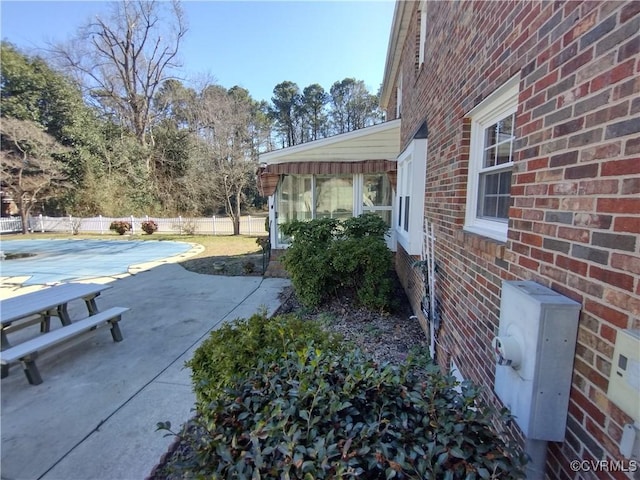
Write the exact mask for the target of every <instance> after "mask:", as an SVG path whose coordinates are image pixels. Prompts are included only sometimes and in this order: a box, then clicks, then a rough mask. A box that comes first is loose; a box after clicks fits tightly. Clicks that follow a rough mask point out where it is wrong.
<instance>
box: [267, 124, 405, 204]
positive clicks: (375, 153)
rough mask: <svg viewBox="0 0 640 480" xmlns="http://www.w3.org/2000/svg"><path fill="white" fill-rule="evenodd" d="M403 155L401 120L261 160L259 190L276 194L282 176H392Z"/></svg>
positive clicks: (303, 145) (273, 154) (280, 152)
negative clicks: (399, 158) (361, 174)
mask: <svg viewBox="0 0 640 480" xmlns="http://www.w3.org/2000/svg"><path fill="white" fill-rule="evenodd" d="M399 154H400V120H399V119H398V120H392V121H390V122H385V123H381V124H378V125H374V126H371V127H367V128H361V129H360V130H354V131H353V132H348V133H343V134H340V135H335V136H333V137H329V138H323V139H321V140H316V141H313V142H309V143H304V144H301V145H295V146H293V147H288V148H283V149H281V150H275V151H273V152H268V153H263V154H261V155H260V156H259V163H260V168H259V170H258V186H259V189H260V190H261V193H262V194H263V195H264V196H268V195H271V194H273V192H274V191H275V188H276V186H277V185H278V181H279V179H280V176H281V175H283V174H284V175H286V174H296V175H303V174H315V175H342V174H344V175H346V174H358V173H389V172H393V171H395V170H396V159H397V157H398V155H399Z"/></svg>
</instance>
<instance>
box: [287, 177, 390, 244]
mask: <svg viewBox="0 0 640 480" xmlns="http://www.w3.org/2000/svg"><path fill="white" fill-rule="evenodd" d="M276 196H277V205H278V210H277V224H278V225H282V224H283V223H287V222H290V221H293V220H311V219H314V218H337V219H340V220H344V219H347V218H350V217H353V216H357V215H360V214H361V213H374V214H376V215H379V216H380V217H382V219H383V220H384V221H385V222H386V223H387V225H389V226H391V217H392V210H393V206H392V201H393V192H392V187H391V183H390V182H389V179H388V177H387V174H386V173H371V174H370V173H366V174H343V175H310V174H309V175H296V174H291V175H284V176H283V177H282V179H281V180H280V183H279V184H278V189H277V192H276ZM358 199H361V200H358ZM277 238H278V243H279V244H287V243H289V238H287V237H286V236H285V235H283V234H282V232H281V231H280V229H279V228H278V235H277Z"/></svg>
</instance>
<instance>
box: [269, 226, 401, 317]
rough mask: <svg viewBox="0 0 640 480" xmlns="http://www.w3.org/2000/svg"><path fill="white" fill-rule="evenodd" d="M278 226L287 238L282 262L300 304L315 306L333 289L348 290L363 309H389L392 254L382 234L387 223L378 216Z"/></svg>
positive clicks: (331, 293)
mask: <svg viewBox="0 0 640 480" xmlns="http://www.w3.org/2000/svg"><path fill="white" fill-rule="evenodd" d="M281 228H282V231H283V232H284V233H285V234H286V235H288V236H291V237H292V238H293V239H292V241H291V245H290V246H289V248H288V249H287V251H286V253H285V254H284V255H283V257H282V263H283V265H284V266H285V268H286V269H287V271H288V272H289V275H290V276H291V283H292V285H293V288H294V289H295V292H296V295H297V297H298V299H299V300H300V301H301V302H302V303H303V304H304V305H306V306H310V307H313V306H317V305H319V304H321V303H322V302H323V301H324V300H326V299H327V298H328V297H330V296H332V295H335V294H337V293H338V292H345V291H347V292H351V291H353V292H354V294H355V297H356V299H357V300H358V301H359V302H360V303H361V304H362V305H363V306H365V307H367V308H370V309H375V310H385V309H387V308H388V307H389V304H390V301H391V291H392V283H391V279H390V277H389V272H390V270H391V268H392V254H391V251H390V250H389V248H388V247H387V245H386V242H385V238H384V235H385V233H386V232H387V230H388V227H387V225H386V224H385V222H384V220H382V218H380V217H379V216H378V215H374V214H364V215H360V216H359V217H354V218H349V219H347V220H344V221H342V222H340V221H338V220H335V219H319V220H312V221H308V222H300V221H295V222H291V223H287V224H284V225H282V226H281Z"/></svg>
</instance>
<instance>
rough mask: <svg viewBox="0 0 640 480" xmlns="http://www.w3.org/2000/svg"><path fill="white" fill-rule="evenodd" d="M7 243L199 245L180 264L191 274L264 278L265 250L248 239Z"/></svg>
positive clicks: (109, 236)
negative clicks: (194, 251)
mask: <svg viewBox="0 0 640 480" xmlns="http://www.w3.org/2000/svg"><path fill="white" fill-rule="evenodd" d="M1 238H2V241H5V240H45V239H66V240H82V239H89V240H116V241H128V240H160V241H162V240H171V241H176V242H187V243H197V244H198V245H202V246H203V247H204V250H203V251H202V252H200V253H199V254H197V255H195V256H193V257H190V258H189V259H187V260H184V261H182V262H180V264H181V265H182V266H183V267H184V268H186V269H187V270H189V271H192V272H196V273H204V274H209V275H216V274H218V275H260V274H262V248H261V247H260V246H259V245H258V244H257V243H256V239H257V238H258V237H255V236H251V237H250V236H245V235H238V236H233V235H179V234H173V233H170V234H164V233H154V234H153V235H147V234H135V235H118V234H116V233H111V232H110V233H105V234H102V235H100V234H80V235H69V234H68V233H29V234H26V235H23V234H10V235H6V234H5V235H2V237H1Z"/></svg>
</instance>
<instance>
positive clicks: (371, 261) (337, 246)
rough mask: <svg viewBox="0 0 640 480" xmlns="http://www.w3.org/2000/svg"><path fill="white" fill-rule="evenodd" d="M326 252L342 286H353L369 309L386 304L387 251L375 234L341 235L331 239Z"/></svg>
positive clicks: (389, 288) (388, 292)
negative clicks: (328, 249)
mask: <svg viewBox="0 0 640 480" xmlns="http://www.w3.org/2000/svg"><path fill="white" fill-rule="evenodd" d="M329 255H330V257H331V266H332V267H333V269H334V270H335V272H336V278H337V279H339V282H340V284H341V285H340V286H341V287H342V288H347V289H353V290H354V292H355V296H356V298H357V299H358V301H359V302H360V303H361V304H362V305H364V306H366V307H367V308H370V309H375V310H385V309H387V308H388V307H389V303H390V299H391V292H392V283H391V278H390V277H389V271H390V269H391V259H392V255H391V251H390V250H389V248H388V247H387V245H386V243H385V241H384V240H383V239H381V238H379V237H371V236H367V237H361V238H344V239H338V240H335V241H334V242H333V244H332V245H331V248H330V252H329Z"/></svg>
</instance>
